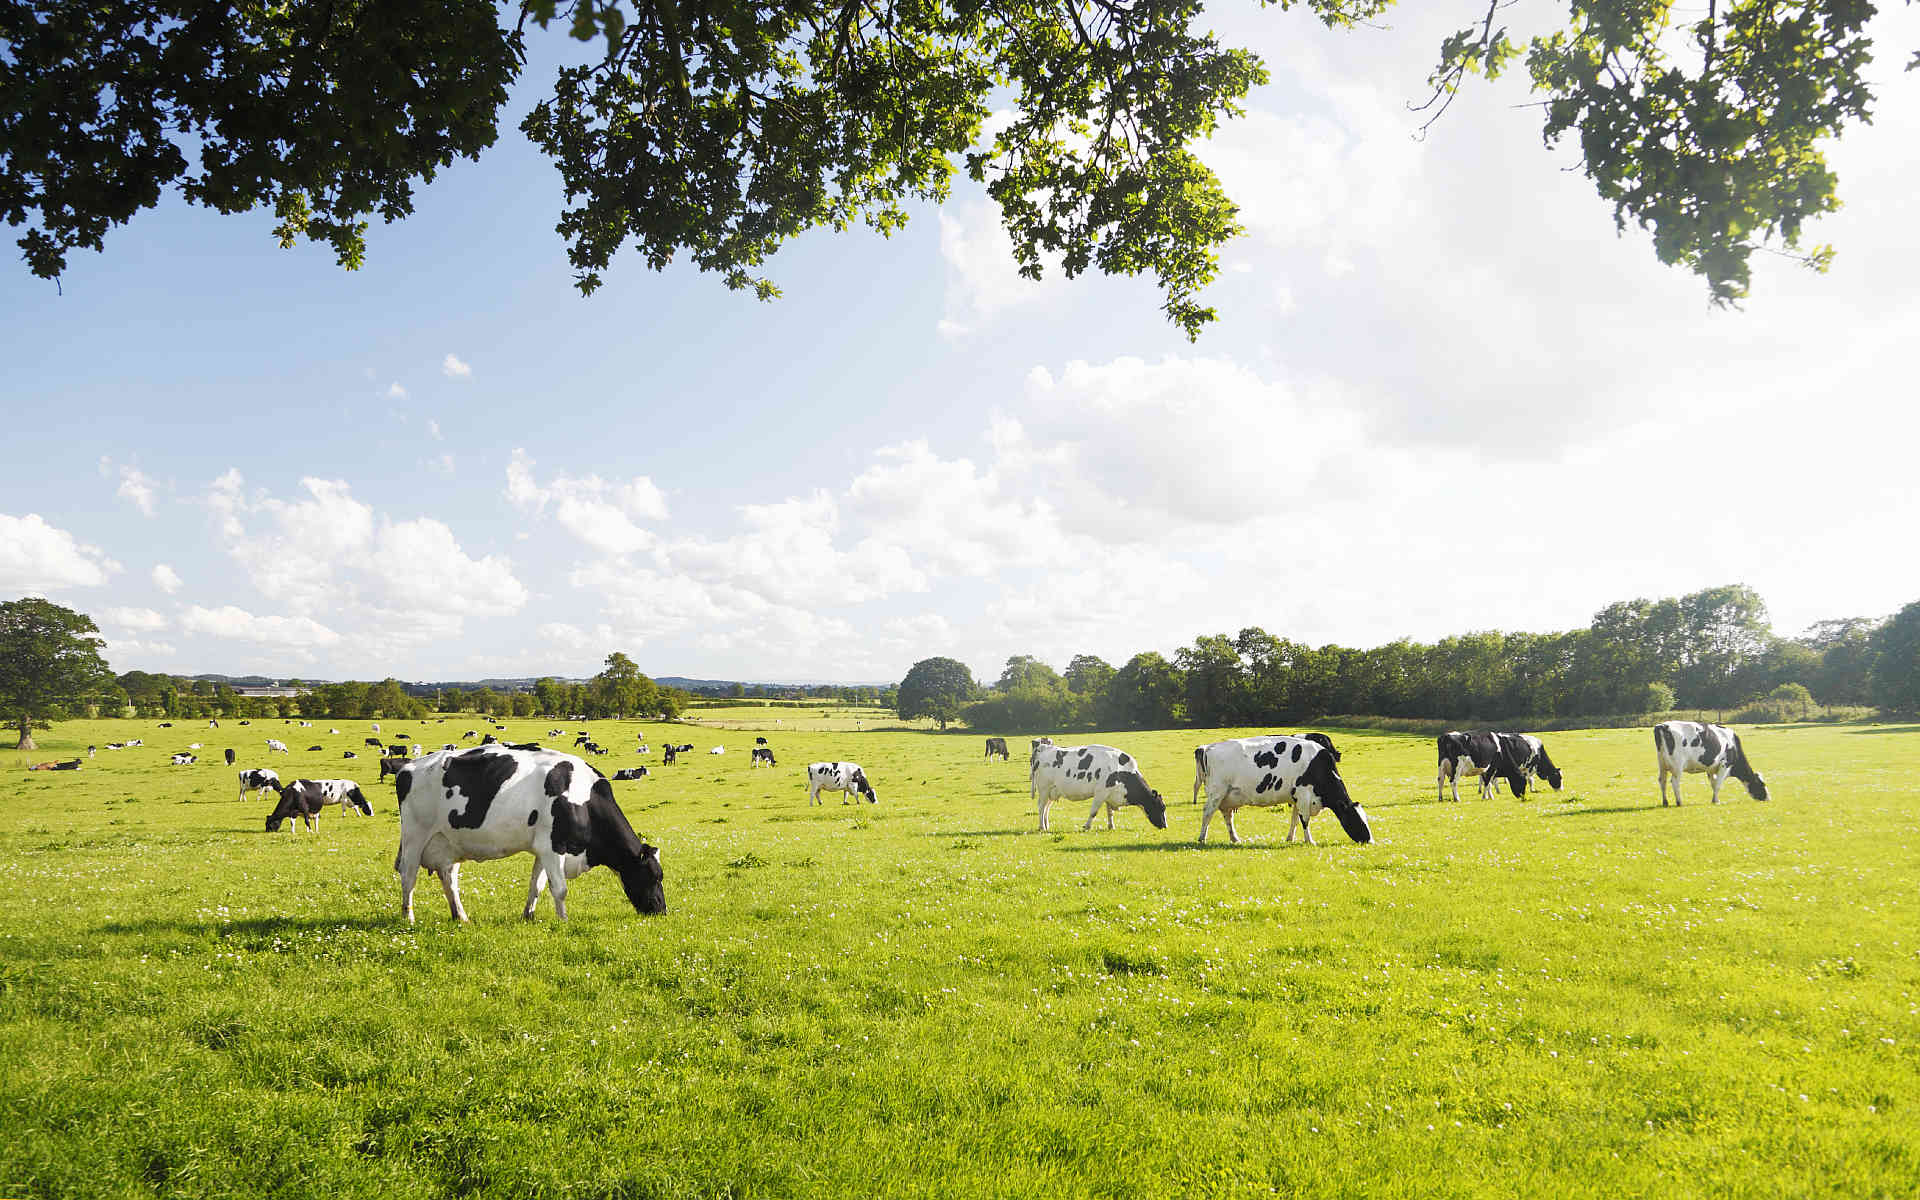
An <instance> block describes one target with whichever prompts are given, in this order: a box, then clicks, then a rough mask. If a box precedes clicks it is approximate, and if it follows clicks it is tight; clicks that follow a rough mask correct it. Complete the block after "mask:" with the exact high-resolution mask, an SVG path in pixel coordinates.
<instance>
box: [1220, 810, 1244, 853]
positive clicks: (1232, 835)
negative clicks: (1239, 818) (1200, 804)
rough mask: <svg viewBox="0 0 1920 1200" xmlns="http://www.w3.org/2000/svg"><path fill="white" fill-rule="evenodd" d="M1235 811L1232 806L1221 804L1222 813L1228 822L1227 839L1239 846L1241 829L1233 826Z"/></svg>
mask: <svg viewBox="0 0 1920 1200" xmlns="http://www.w3.org/2000/svg"><path fill="white" fill-rule="evenodd" d="M1233 812H1234V810H1233V809H1232V808H1229V807H1228V806H1226V805H1224V804H1223V805H1221V806H1220V815H1221V817H1223V818H1224V819H1225V820H1226V822H1227V840H1228V841H1229V842H1232V843H1233V844H1234V845H1236V846H1237V845H1239V844H1240V831H1239V830H1238V829H1235V828H1234V827H1233Z"/></svg>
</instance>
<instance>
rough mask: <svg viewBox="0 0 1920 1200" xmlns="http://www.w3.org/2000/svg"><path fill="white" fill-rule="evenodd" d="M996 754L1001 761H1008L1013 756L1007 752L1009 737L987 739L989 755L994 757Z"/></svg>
mask: <svg viewBox="0 0 1920 1200" xmlns="http://www.w3.org/2000/svg"><path fill="white" fill-rule="evenodd" d="M996 755H998V756H999V758H1000V761H1001V762H1006V761H1007V760H1008V759H1009V758H1011V757H1013V756H1012V755H1010V754H1008V753H1007V739H1005V738H1003V737H998V738H988V739H987V757H988V758H993V757H994V756H996Z"/></svg>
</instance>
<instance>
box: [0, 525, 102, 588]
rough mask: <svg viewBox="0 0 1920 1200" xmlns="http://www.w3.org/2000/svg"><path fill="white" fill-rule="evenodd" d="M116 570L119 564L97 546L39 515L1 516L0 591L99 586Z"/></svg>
mask: <svg viewBox="0 0 1920 1200" xmlns="http://www.w3.org/2000/svg"><path fill="white" fill-rule="evenodd" d="M119 570H120V564H119V563H117V562H115V561H113V560H112V559H111V558H108V557H107V555H106V553H105V552H104V551H102V550H101V549H100V548H99V547H98V546H91V545H88V544H87V543H85V542H82V541H80V540H78V539H77V538H75V537H74V536H73V535H72V534H71V533H68V532H67V531H66V530H64V529H60V528H57V527H55V526H53V525H50V524H48V523H47V522H46V520H45V519H43V518H42V517H41V516H40V515H39V514H38V513H28V514H27V515H26V516H24V517H13V516H8V515H7V514H5V513H0V590H4V591H32V592H41V591H57V590H59V589H61V588H70V587H99V586H100V585H101V584H103V583H105V582H106V581H107V577H108V576H110V575H113V574H116V573H117V572H118V571H119Z"/></svg>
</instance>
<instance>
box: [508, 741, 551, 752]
mask: <svg viewBox="0 0 1920 1200" xmlns="http://www.w3.org/2000/svg"><path fill="white" fill-rule="evenodd" d="M506 747H507V749H509V750H544V749H546V747H544V746H542V745H541V744H540V743H539V742H508V743H506Z"/></svg>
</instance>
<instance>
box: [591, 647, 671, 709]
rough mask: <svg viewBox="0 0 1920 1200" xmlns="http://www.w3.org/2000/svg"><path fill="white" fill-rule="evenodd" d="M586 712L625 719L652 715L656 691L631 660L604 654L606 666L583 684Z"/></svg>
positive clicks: (651, 681) (619, 655) (657, 690)
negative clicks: (634, 715) (632, 715)
mask: <svg viewBox="0 0 1920 1200" xmlns="http://www.w3.org/2000/svg"><path fill="white" fill-rule="evenodd" d="M587 690H588V692H589V693H590V694H591V697H592V699H591V701H590V703H589V708H590V709H595V710H598V711H597V712H595V714H594V715H596V716H609V717H610V716H628V715H631V714H633V713H640V712H652V711H654V708H655V706H656V705H657V704H658V703H659V688H658V687H657V686H655V684H654V682H653V680H651V679H649V678H648V677H647V676H646V675H645V674H644V673H642V672H641V670H640V668H639V667H638V666H636V665H634V661H633V660H632V659H631V658H628V657H627V656H626V655H625V654H623V653H621V652H620V651H618V650H616V651H614V652H613V653H612V654H609V655H607V662H606V667H605V669H604V670H602V671H601V672H600V673H599V674H598V675H595V676H594V677H593V679H592V681H591V682H590V683H588V685H587Z"/></svg>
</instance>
